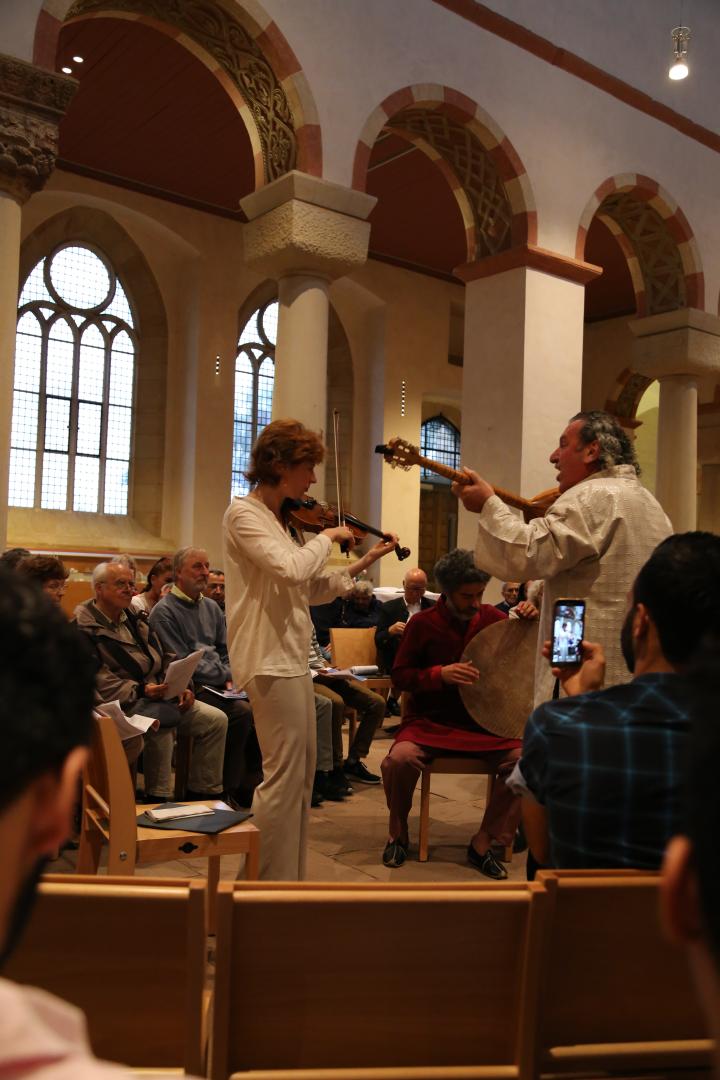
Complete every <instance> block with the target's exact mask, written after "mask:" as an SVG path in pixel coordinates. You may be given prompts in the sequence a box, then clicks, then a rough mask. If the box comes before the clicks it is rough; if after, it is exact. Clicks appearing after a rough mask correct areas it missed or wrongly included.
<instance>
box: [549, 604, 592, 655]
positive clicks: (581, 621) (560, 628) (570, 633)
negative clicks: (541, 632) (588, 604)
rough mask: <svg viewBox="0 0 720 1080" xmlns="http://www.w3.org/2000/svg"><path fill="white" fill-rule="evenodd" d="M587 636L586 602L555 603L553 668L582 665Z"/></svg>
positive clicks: (551, 649)
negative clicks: (583, 648)
mask: <svg viewBox="0 0 720 1080" xmlns="http://www.w3.org/2000/svg"><path fill="white" fill-rule="evenodd" d="M584 636H585V601H584V600H573V599H568V598H565V597H563V598H561V599H559V600H556V601H555V606H554V608H553V621H552V644H551V648H550V663H551V664H552V666H553V667H574V666H576V665H578V664H580V663H582V640H583V638H584Z"/></svg>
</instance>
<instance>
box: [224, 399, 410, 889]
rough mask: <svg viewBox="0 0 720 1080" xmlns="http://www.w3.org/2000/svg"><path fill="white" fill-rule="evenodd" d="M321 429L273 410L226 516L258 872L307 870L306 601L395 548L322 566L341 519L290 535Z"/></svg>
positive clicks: (319, 447)
mask: <svg viewBox="0 0 720 1080" xmlns="http://www.w3.org/2000/svg"><path fill="white" fill-rule="evenodd" d="M324 453H325V448H324V446H323V444H322V442H321V440H320V438H319V437H318V436H317V435H316V434H315V433H314V432H312V431H310V430H308V428H306V427H305V426H304V425H303V424H301V423H300V422H299V421H297V420H274V421H273V422H272V423H271V424H269V425H268V426H267V427H266V428H265V429H264V430H263V431H262V432H261V433H260V435H259V436H258V438H257V441H256V442H255V445H254V446H253V448H252V451H251V456H250V469H249V470H248V472H247V474H246V475H247V478H248V480H249V481H250V484H251V486H252V489H251V492H250V494H249V495H247V496H246V497H245V498H239V499H233V501H232V503H231V504H230V506H229V507H228V509H227V511H226V513H225V518H224V521H223V534H224V546H225V575H226V594H227V596H226V613H227V621H228V649H229V652H230V664H231V667H232V672H233V677H234V679H235V683H236V685H238V686H241V687H243V688H244V689H245V690H246V691H247V694H248V697H249V698H250V704H251V705H252V708H253V715H254V718H255V728H256V731H257V736H258V740H259V743H260V749H261V750H262V756H263V772H264V777H265V778H264V780H263V782H262V784H261V785H260V786H259V787H258V788H257V789H256V791H255V798H254V800H253V813H254V815H255V819H256V823H257V825H258V828H259V829H260V831H261V833H262V843H261V847H260V852H261V854H260V877H261V878H263V879H264V880H274V881H297V880H302V879H303V878H304V877H305V860H306V849H307V818H308V809H309V806H310V795H311V791H312V784H313V778H314V775H315V704H314V698H313V685H312V679H311V677H310V674H309V671H308V655H309V649H310V637H311V626H312V624H311V622H310V614H309V612H308V605H309V604H323V603H327V602H329V601H330V600H332V599H334V597H336V596H340V595H343V594H345V593H347V592H348V591H349V590H350V588H351V587H352V580H351V579H352V578H353V577H355V576H356V575H357V574H359V573H361V572H362V571H363V570H366V569H367V568H368V567H369V566H371V565H372V563H374V562H376V561H377V559H380V558H382V556H383V555H386V554H387V553H388V552H390V551H393V550H394V549H395V545H396V544H397V537H396V536H390V538H389V539H387V540H380V541H378V543H377V544H375V546H374V547H372V548H371V549H370V551H368V552H367V554H366V555H364V556H363V557H362V558H361V559H358V560H357V561H356V562H354V563H352V564H351V565H349V566H348V568H347V570H344V571H338V572H332V571H329V570H327V569H325V565H326V563H327V561H328V558H329V556H330V551H331V549H332V545H333V543H334V542H336V541H337V542H348V543H349V544H350V545H352V542H353V537H352V533H351V531H350V530H349V529H348V528H346V527H345V526H342V525H340V526H337V527H335V528H329V529H324V530H323V531H322V532H320V533H318V535H317V536H313V538H312V539H311V540H309V541H308V543H307V544H305V545H304V547H299V546H298V545H297V544H296V543H295V542H294V541H293V539H292V538H291V536H290V532H289V530H288V525H287V521H286V514H285V512H284V504H285V500H286V499H302V497H303V496H304V495H305V492H306V491H307V489H308V488H309V487H310V485H311V484H313V483H314V482H315V466H316V465H317V464H319V463H320V462H321V461H322V460H323V457H324Z"/></svg>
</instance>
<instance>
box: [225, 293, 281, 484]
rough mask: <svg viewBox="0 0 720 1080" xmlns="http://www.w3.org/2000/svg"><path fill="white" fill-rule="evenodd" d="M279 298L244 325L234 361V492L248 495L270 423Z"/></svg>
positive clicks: (258, 311)
mask: <svg viewBox="0 0 720 1080" xmlns="http://www.w3.org/2000/svg"><path fill="white" fill-rule="evenodd" d="M277 320H278V302H277V300H271V301H270V302H269V303H267V304H263V306H262V307H260V308H258V310H257V311H255V312H253V314H252V315H251V316H250V318H249V319H248V321H247V322H246V323H245V326H244V327H243V329H242V333H241V334H240V338H239V340H238V352H237V359H236V361H235V414H234V424H233V456H232V494H233V495H247V493H248V491H249V490H250V485H249V484H248V482H247V480H246V479H245V472H246V470H247V468H248V465H249V463H250V450H251V448H252V444H253V443H254V442H255V439H256V438H257V434H258V432H259V431H262V429H263V428H264V427H265V426H266V425H267V424H269V423H270V419H271V415H272V398H273V383H274V380H275V345H276V342H277Z"/></svg>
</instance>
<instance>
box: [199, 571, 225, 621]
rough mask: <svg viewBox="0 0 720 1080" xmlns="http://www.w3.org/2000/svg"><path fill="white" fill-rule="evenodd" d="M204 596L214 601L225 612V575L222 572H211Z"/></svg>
mask: <svg viewBox="0 0 720 1080" xmlns="http://www.w3.org/2000/svg"><path fill="white" fill-rule="evenodd" d="M203 596H206V597H207V598H208V600H214V601H215V603H216V604H217V605H218V607H219V608H220V610H221V611H224V610H225V574H224V572H223V571H222V570H211V571H210V573H209V574H208V583H207V586H206V588H205V589H204V590H203Z"/></svg>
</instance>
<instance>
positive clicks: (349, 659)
mask: <svg viewBox="0 0 720 1080" xmlns="http://www.w3.org/2000/svg"><path fill="white" fill-rule="evenodd" d="M330 654H331V656H332V662H333V665H334V666H335V667H337V668H349V667H354V666H355V665H356V664H376V663H377V649H376V648H375V627H374V626H368V627H363V628H360V629H355V628H354V627H332V629H331V630H330Z"/></svg>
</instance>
